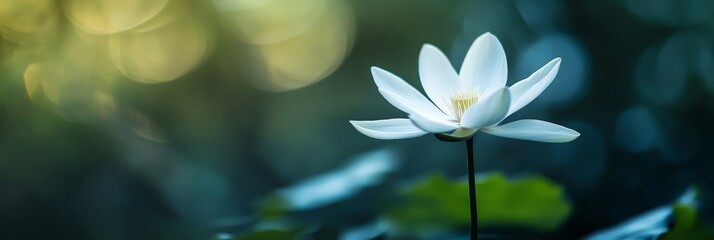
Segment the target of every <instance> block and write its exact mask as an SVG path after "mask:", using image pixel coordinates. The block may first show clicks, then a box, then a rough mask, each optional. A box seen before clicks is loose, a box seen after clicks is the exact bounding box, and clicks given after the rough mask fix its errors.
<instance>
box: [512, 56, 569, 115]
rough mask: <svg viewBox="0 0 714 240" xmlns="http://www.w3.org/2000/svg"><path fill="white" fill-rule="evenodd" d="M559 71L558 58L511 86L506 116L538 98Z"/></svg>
mask: <svg viewBox="0 0 714 240" xmlns="http://www.w3.org/2000/svg"><path fill="white" fill-rule="evenodd" d="M559 69H560V58H555V59H553V60H550V62H548V63H547V64H545V65H544V66H543V67H541V68H540V69H538V71H535V72H534V73H533V74H531V75H530V76H529V77H528V78H526V79H523V80H521V81H519V82H517V83H516V84H513V86H511V87H510V89H511V108H510V109H509V110H508V115H511V113H514V112H516V111H518V110H520V109H521V108H523V107H525V106H526V105H528V103H530V102H531V101H533V99H535V98H536V97H538V95H540V94H541V93H542V92H543V90H545V89H546V88H547V87H548V85H550V83H551V82H553V79H554V78H555V75H558V70H559Z"/></svg>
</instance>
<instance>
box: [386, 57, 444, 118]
mask: <svg viewBox="0 0 714 240" xmlns="http://www.w3.org/2000/svg"><path fill="white" fill-rule="evenodd" d="M372 77H374V83H376V84H377V88H379V92H380V93H382V96H384V98H385V99H387V101H389V103H391V104H392V105H394V106H395V107H396V108H399V110H402V111H404V112H406V113H409V114H412V113H419V114H421V115H424V116H429V117H432V118H436V117H439V118H445V117H446V114H444V113H443V112H442V111H441V110H439V109H438V108H437V107H436V106H434V104H433V103H431V102H430V101H429V100H428V99H426V97H424V95H422V94H421V93H420V92H419V91H417V90H416V89H414V87H412V86H411V85H409V84H408V83H407V82H405V81H404V80H402V79H401V78H399V77H397V76H396V75H394V74H392V73H390V72H388V71H386V70H383V69H381V68H378V67H372ZM385 93H386V94H385Z"/></svg>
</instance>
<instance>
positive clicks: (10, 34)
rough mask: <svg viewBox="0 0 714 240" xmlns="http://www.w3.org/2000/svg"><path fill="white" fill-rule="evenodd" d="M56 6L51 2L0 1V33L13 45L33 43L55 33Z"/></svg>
mask: <svg viewBox="0 0 714 240" xmlns="http://www.w3.org/2000/svg"><path fill="white" fill-rule="evenodd" d="M59 20H60V15H59V14H58V9H57V5H56V4H55V1H53V0H22V1H17V0H0V31H1V32H2V37H3V38H4V39H6V40H8V41H11V42H14V43H20V44H25V43H35V42H37V41H38V40H39V39H38V38H47V37H50V35H52V34H54V33H55V31H57V26H58V21H59Z"/></svg>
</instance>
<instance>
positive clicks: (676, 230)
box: [663, 204, 714, 240]
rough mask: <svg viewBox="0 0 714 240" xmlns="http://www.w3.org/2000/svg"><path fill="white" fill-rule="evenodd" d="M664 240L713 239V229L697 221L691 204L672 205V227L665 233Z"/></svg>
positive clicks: (694, 209)
mask: <svg viewBox="0 0 714 240" xmlns="http://www.w3.org/2000/svg"><path fill="white" fill-rule="evenodd" d="M663 239H664V240H675V239H690V240H698V239H702V240H705V239H714V229H713V228H712V227H710V226H706V225H705V224H703V223H702V222H700V221H699V219H698V217H697V210H696V208H695V207H694V206H693V205H691V204H686V205H685V204H677V205H674V227H673V228H672V230H671V231H669V232H667V233H666V234H665V235H664V237H663Z"/></svg>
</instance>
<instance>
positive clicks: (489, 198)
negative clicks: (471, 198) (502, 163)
mask: <svg viewBox="0 0 714 240" xmlns="http://www.w3.org/2000/svg"><path fill="white" fill-rule="evenodd" d="M476 192H477V200H478V206H479V209H478V210H479V212H478V214H479V224H480V225H481V226H486V227H521V228H528V229H532V230H538V231H552V230H555V229H556V228H558V226H560V224H561V223H562V222H563V221H564V220H565V219H566V218H567V217H568V215H569V214H570V212H571V206H570V203H569V202H567V201H566V200H565V199H564V196H563V189H562V187H561V186H559V185H557V184H555V183H553V182H551V181H549V180H548V179H546V178H544V177H540V176H530V177H527V178H521V179H517V180H508V179H506V178H505V177H504V176H503V175H501V174H500V173H491V174H488V175H487V176H485V177H482V178H481V177H480V178H478V179H477V182H476ZM403 197H404V198H405V199H404V201H403V202H400V204H399V205H398V206H394V207H393V208H392V209H389V210H388V211H387V213H386V218H387V220H388V221H390V222H391V223H393V224H394V225H396V226H397V227H399V228H404V229H420V230H426V231H428V230H437V229H446V228H456V227H465V226H468V225H469V222H470V218H469V202H468V183H467V182H466V180H465V179H464V180H463V181H451V180H448V179H446V178H444V177H443V176H441V175H438V174H436V175H433V176H432V177H430V178H428V179H426V180H424V181H420V182H417V183H415V184H414V185H412V186H411V187H409V188H407V189H405V191H404V192H403Z"/></svg>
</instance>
